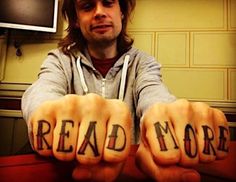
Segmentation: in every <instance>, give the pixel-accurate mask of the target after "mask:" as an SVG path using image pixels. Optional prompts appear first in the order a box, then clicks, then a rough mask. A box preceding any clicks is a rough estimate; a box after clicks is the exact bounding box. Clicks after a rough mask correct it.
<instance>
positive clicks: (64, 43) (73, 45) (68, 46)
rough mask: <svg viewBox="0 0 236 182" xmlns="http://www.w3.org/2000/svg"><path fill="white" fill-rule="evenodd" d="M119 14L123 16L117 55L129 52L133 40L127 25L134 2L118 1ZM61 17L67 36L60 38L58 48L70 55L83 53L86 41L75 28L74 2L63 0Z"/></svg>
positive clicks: (127, 0) (134, 0)
mask: <svg viewBox="0 0 236 182" xmlns="http://www.w3.org/2000/svg"><path fill="white" fill-rule="evenodd" d="M119 5H120V8H121V12H122V14H123V16H124V17H123V19H122V30H121V33H120V35H119V36H118V38H117V47H118V52H119V54H122V53H124V52H125V51H127V50H129V49H130V48H131V46H132V44H133V39H132V38H130V37H129V35H128V33H127V24H128V21H129V20H130V16H131V13H132V11H133V10H134V8H135V5H136V0H119ZM62 15H63V17H64V18H65V19H66V20H67V22H68V27H67V29H66V31H67V35H66V36H65V37H64V38H62V40H61V41H60V42H59V43H58V46H59V47H60V48H61V49H62V51H63V52H64V53H65V54H67V55H70V53H71V52H70V51H71V50H73V49H79V50H80V51H83V50H84V49H85V48H86V40H85V38H84V37H83V34H82V32H81V30H80V29H79V28H77V26H76V23H77V14H76V0H63V4H62Z"/></svg>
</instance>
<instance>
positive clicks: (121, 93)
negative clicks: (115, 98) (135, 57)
mask: <svg viewBox="0 0 236 182" xmlns="http://www.w3.org/2000/svg"><path fill="white" fill-rule="evenodd" d="M129 59H130V55H128V54H127V55H126V56H125V60H124V65H123V69H122V73H121V81H120V90H119V99H120V100H124V92H125V82H126V76H127V70H128V64H129Z"/></svg>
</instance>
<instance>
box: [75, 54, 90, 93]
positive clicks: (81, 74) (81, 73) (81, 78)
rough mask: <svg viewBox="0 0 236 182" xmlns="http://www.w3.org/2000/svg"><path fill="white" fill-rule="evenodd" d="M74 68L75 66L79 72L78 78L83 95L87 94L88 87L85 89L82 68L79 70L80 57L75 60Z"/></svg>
mask: <svg viewBox="0 0 236 182" xmlns="http://www.w3.org/2000/svg"><path fill="white" fill-rule="evenodd" d="M76 66H77V69H78V72H79V76H80V81H81V84H82V88H83V90H84V93H85V94H87V93H88V87H87V85H86V82H85V79H84V74H83V70H82V68H81V64H80V56H79V57H78V58H77V61H76Z"/></svg>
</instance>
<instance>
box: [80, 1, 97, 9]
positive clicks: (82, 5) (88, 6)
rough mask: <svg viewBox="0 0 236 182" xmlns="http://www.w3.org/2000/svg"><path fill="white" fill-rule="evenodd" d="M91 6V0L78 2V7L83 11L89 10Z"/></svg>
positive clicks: (92, 4) (92, 5)
mask: <svg viewBox="0 0 236 182" xmlns="http://www.w3.org/2000/svg"><path fill="white" fill-rule="evenodd" d="M93 7H94V3H92V2H84V3H80V4H79V9H80V10H83V11H90V10H91V9H93Z"/></svg>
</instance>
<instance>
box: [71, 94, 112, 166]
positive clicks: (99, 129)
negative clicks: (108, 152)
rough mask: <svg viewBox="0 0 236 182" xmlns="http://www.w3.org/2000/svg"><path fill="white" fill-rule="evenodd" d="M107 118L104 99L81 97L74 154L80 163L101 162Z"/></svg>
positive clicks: (91, 95)
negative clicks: (79, 119)
mask: <svg viewBox="0 0 236 182" xmlns="http://www.w3.org/2000/svg"><path fill="white" fill-rule="evenodd" d="M108 117H109V114H108V111H107V107H106V101H105V99H103V98H102V97H100V96H98V95H95V94H88V95H86V96H84V97H83V101H82V107H81V121H80V126H79V134H78V141H77V153H76V158H77V160H78V161H79V162H80V163H82V164H95V163H98V162H99V161H100V160H101V158H102V154H103V147H104V141H105V137H106V125H107V120H108Z"/></svg>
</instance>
